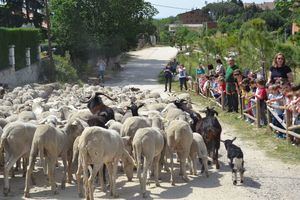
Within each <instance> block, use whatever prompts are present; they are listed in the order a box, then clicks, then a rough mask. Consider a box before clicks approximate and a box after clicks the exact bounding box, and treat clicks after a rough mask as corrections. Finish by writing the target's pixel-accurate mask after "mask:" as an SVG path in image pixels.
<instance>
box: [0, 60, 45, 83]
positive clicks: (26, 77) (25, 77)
mask: <svg viewBox="0 0 300 200" xmlns="http://www.w3.org/2000/svg"><path fill="white" fill-rule="evenodd" d="M39 71H40V70H39V64H38V63H36V64H32V65H31V66H30V67H25V68H22V69H20V70H18V71H14V70H13V68H8V69H5V70H1V71H0V83H4V84H8V86H9V87H16V86H20V85H24V84H28V83H34V82H37V81H38V79H39V74H40V73H39Z"/></svg>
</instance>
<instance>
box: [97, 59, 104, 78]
mask: <svg viewBox="0 0 300 200" xmlns="http://www.w3.org/2000/svg"><path fill="white" fill-rule="evenodd" d="M97 66H98V74H99V82H102V83H104V72H105V68H106V63H105V62H104V60H103V59H100V58H99V59H98V62H97Z"/></svg>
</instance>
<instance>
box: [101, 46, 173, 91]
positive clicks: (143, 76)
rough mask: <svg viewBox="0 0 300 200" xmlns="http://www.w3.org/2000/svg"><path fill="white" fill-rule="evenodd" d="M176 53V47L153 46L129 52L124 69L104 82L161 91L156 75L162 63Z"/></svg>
mask: <svg viewBox="0 0 300 200" xmlns="http://www.w3.org/2000/svg"><path fill="white" fill-rule="evenodd" d="M176 54H177V49H176V48H171V47H153V48H147V49H143V50H140V51H133V52H130V53H129V55H130V57H131V59H130V61H129V62H128V63H127V64H126V66H125V67H124V71H122V72H121V73H118V74H116V75H115V76H113V77H112V79H110V80H108V81H106V82H105V85H109V86H128V85H132V86H138V87H140V88H145V89H146V88H147V89H153V90H157V91H161V88H162V86H161V85H159V84H158V82H157V77H158V74H159V72H160V71H161V70H162V69H163V68H164V65H165V64H166V63H167V62H168V61H170V60H171V59H172V58H174V57H175V56H176Z"/></svg>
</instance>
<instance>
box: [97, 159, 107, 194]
mask: <svg viewBox="0 0 300 200" xmlns="http://www.w3.org/2000/svg"><path fill="white" fill-rule="evenodd" d="M103 165H104V164H103V163H102V162H101V163H100V169H99V178H100V185H101V188H102V191H103V192H105V191H106V185H105V183H104V180H103V173H101V172H102V171H103Z"/></svg>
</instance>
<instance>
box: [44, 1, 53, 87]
mask: <svg viewBox="0 0 300 200" xmlns="http://www.w3.org/2000/svg"><path fill="white" fill-rule="evenodd" d="M48 3H49V0H45V9H46V24H47V37H48V55H49V62H50V66H49V78H50V80H51V81H52V80H54V67H55V65H54V60H53V53H52V37H51V21H50V10H49V5H48Z"/></svg>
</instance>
